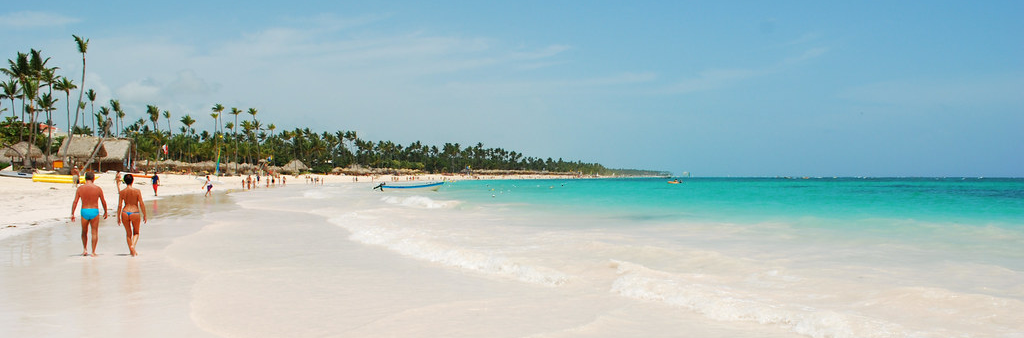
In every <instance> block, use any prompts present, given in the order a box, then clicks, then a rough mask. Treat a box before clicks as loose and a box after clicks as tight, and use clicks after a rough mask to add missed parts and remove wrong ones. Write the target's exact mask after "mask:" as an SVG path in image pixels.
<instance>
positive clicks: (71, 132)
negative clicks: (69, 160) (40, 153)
mask: <svg viewBox="0 0 1024 338" xmlns="http://www.w3.org/2000/svg"><path fill="white" fill-rule="evenodd" d="M53 86H54V89H56V90H58V91H62V92H64V98H65V101H66V102H64V103H65V105H66V106H67V109H68V114H67V118H68V142H67V143H66V144H67V145H66V146H64V147H65V149H64V151H67V147H69V146H71V140H72V139H73V138H74V137H75V129H74V128H72V125H71V90H73V89H75V88H78V87H77V86H75V84H74V82H71V79H69V78H67V77H61V78H60V80H58V81H57V83H54V84H53ZM74 126H75V127H77V126H78V106H75V124H74Z"/></svg>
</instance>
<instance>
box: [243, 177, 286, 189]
mask: <svg viewBox="0 0 1024 338" xmlns="http://www.w3.org/2000/svg"><path fill="white" fill-rule="evenodd" d="M278 178H280V181H281V186H282V187H283V186H284V185H285V183H286V182H287V178H286V176H284V175H280V176H276V175H269V176H267V177H266V178H265V179H263V181H264V183H266V185H267V188H270V186H271V185H273V186H275V187H276V186H277V182H278ZM259 186H260V174H256V179H255V180H253V178H252V175H249V176H246V178H243V179H242V189H245V190H251V189H252V188H254V187H255V188H258V187H259Z"/></svg>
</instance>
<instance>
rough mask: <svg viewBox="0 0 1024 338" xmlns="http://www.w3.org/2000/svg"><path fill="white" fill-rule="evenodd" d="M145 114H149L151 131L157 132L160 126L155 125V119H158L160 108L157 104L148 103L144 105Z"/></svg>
mask: <svg viewBox="0 0 1024 338" xmlns="http://www.w3.org/2000/svg"><path fill="white" fill-rule="evenodd" d="M146 114H149V120H150V121H153V132H155V133H157V134H159V133H160V128H159V127H157V124H156V121H158V120H160V108H157V106H154V105H151V104H148V105H146Z"/></svg>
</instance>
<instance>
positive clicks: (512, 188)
mask: <svg viewBox="0 0 1024 338" xmlns="http://www.w3.org/2000/svg"><path fill="white" fill-rule="evenodd" d="M666 181H667V180H666V179H598V180H541V181H462V182H456V183H454V184H449V185H447V186H446V187H445V188H444V190H443V192H444V193H445V195H449V196H452V197H455V198H457V199H460V200H466V201H469V202H471V203H479V204H494V203H511V204H513V205H515V207H520V208H524V209H530V210H538V209H539V210H547V211H550V212H580V213H586V214H601V215H604V216H606V217H620V218H626V219H634V220H645V219H649V220H713V221H733V222H751V221H757V222H763V221H794V220H803V221H802V222H800V223H801V224H804V225H807V226H822V227H830V226H835V225H836V224H843V225H844V226H872V224H874V225H877V224H875V223H877V222H858V221H864V220H877V219H899V220H904V221H906V220H914V221H922V222H932V223H955V224H964V225H975V226H997V227H1002V228H1020V227H1024V179H985V178H983V179H979V178H823V179H782V178H779V179H775V178H692V179H684V180H683V183H681V184H668V183H667V182H666ZM808 219H817V220H819V221H818V224H813V223H814V222H807V220H808Z"/></svg>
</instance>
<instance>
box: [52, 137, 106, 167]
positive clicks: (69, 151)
mask: <svg viewBox="0 0 1024 338" xmlns="http://www.w3.org/2000/svg"><path fill="white" fill-rule="evenodd" d="M68 142H70V143H71V144H70V145H68ZM99 144H100V138H99V137H93V136H81V135H79V136H75V137H73V138H70V140H69V139H67V138H66V139H64V142H61V144H60V148H59V150H57V157H61V158H63V157H70V158H72V159H75V160H83V161H84V160H86V159H88V158H89V157H90V156H92V153H93V151H95V150H96V146H98V145H99ZM96 156H97V157H103V156H107V154H106V153H105V150H104V149H102V148H101V149H100V152H99V153H97V154H96Z"/></svg>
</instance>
